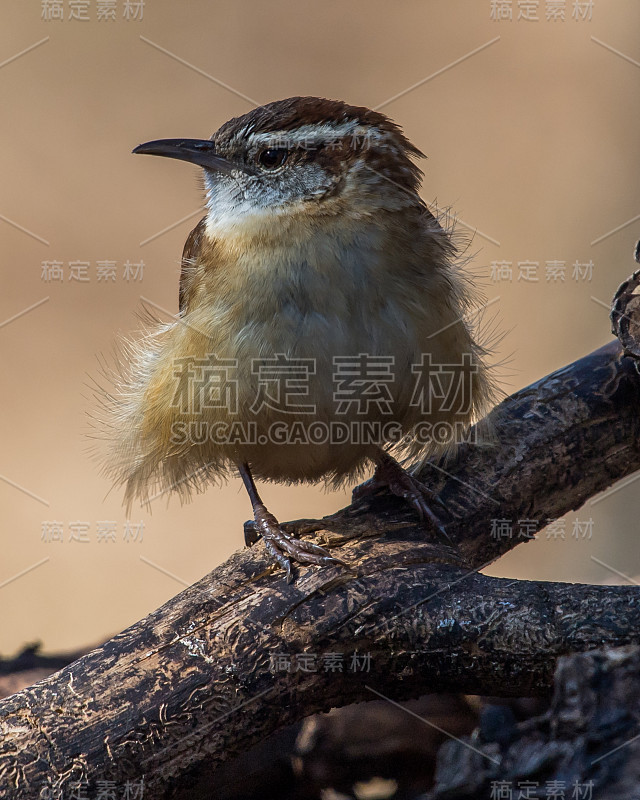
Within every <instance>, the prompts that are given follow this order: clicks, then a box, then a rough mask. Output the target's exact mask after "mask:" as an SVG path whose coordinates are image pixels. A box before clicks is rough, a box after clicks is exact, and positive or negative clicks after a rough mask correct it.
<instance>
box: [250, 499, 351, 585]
mask: <svg viewBox="0 0 640 800" xmlns="http://www.w3.org/2000/svg"><path fill="white" fill-rule="evenodd" d="M253 513H254V518H255V522H254V523H253V524H252V523H250V522H248V523H245V527H244V537H245V542H246V543H247V545H249V546H250V545H252V544H255V542H256V541H257V540H258V538H259V537H260V536H261V537H262V539H263V540H264V545H265V547H266V549H267V552H268V553H269V555H270V556H271V558H273V560H274V561H275V562H276V563H278V564H279V565H280V566H281V567H282V568H283V569H284V571H285V572H286V573H287V583H291V581H292V580H293V569H292V564H291V562H292V560H293V561H297V562H298V563H299V564H318V565H331V564H340V565H341V566H343V567H347V569H348V568H349V567H348V564H346V563H345V562H344V561H342V560H341V559H339V558H336V557H335V556H332V555H331V553H330V552H329V551H328V550H325V548H324V547H320V545H319V544H314V543H313V542H307V541H304V540H303V539H296V538H295V537H293V536H290V535H289V534H288V533H285V531H284V530H283V529H282V527H281V526H280V523H279V522H278V520H277V519H276V518H275V517H274V516H273V514H271V513H270V512H269V511H268V510H267V508H266V506H265V505H263V504H262V503H259V504H256V506H255V507H254V512H253Z"/></svg>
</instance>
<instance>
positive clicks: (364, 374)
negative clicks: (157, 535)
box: [107, 97, 492, 579]
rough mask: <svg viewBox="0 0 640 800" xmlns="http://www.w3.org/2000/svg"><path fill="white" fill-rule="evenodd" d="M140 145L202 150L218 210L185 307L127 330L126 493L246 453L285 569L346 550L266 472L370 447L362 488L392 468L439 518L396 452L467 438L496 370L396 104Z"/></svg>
mask: <svg viewBox="0 0 640 800" xmlns="http://www.w3.org/2000/svg"><path fill="white" fill-rule="evenodd" d="M133 152H134V153H146V154H150V155H159V156H166V157H168V158H176V159H180V160H182V161H190V162H192V163H194V164H197V165H199V166H200V167H202V168H203V171H204V187H205V192H206V207H207V211H206V215H205V216H204V218H203V219H202V220H200V222H199V223H198V225H197V226H196V227H195V228H194V230H193V231H192V232H191V233H190V234H189V237H188V238H187V241H186V244H185V247H184V252H183V256H182V270H181V275H180V291H179V302H180V312H179V315H178V316H177V317H176V319H175V321H173V322H171V323H169V324H159V323H158V325H157V326H155V327H154V328H153V329H152V330H150V331H149V332H148V334H147V335H146V336H145V337H144V338H142V339H141V340H140V341H138V342H134V343H131V344H130V345H129V348H128V355H129V363H128V364H127V365H125V367H124V369H123V371H122V374H121V377H120V379H119V381H118V384H117V386H116V390H115V392H114V393H113V394H111V395H110V396H109V398H108V399H109V405H110V417H111V419H110V428H111V431H112V445H111V449H110V454H109V456H108V459H107V469H108V471H109V472H110V473H111V475H112V476H113V477H114V478H115V479H116V481H117V482H119V483H122V484H124V485H125V487H126V491H125V495H126V500H127V502H128V503H129V504H130V503H131V501H132V500H133V499H134V498H139V499H141V500H142V501H145V500H146V501H148V500H149V498H150V496H151V493H152V492H153V493H162V492H164V491H169V490H175V491H177V492H178V493H179V494H181V495H182V496H183V497H186V496H188V495H189V494H190V492H191V491H192V490H201V489H203V488H204V486H205V485H206V483H207V482H208V481H209V480H211V479H216V478H227V477H228V476H229V475H230V474H231V473H233V472H234V471H235V470H237V471H239V473H240V476H241V477H242V479H243V481H244V485H245V487H246V489H247V491H248V493H249V497H250V500H251V503H252V506H253V512H254V519H255V526H256V529H257V531H258V532H259V533H260V534H261V535H262V538H263V540H264V542H265V545H266V548H267V550H268V551H269V553H270V554H271V556H272V557H273V558H274V559H275V560H276V561H277V562H278V563H279V564H280V565H281V566H282V567H283V568H284V569H285V570H286V572H287V578H288V579H291V559H293V560H295V561H298V562H300V563H305V564H330V563H335V562H339V563H343V562H340V560H339V559H337V558H335V557H334V556H332V555H331V554H330V553H329V552H328V551H327V550H326V549H325V548H323V547H320V546H318V545H317V544H314V543H312V542H309V541H306V540H302V539H297V538H293V537H291V536H289V535H288V534H287V533H286V532H285V531H284V530H283V529H282V528H281V527H280V525H279V523H278V521H277V520H276V518H275V517H274V516H273V515H271V514H270V513H269V512H268V511H267V509H266V508H265V506H264V504H263V503H262V500H261V499H260V496H259V494H258V491H257V489H256V486H255V483H254V480H253V477H254V476H255V477H256V478H260V479H262V480H268V481H277V482H286V483H294V482H299V481H310V482H317V481H320V480H325V481H327V482H328V483H329V484H330V485H338V484H340V483H342V482H344V481H347V480H349V479H351V478H354V477H356V476H360V475H362V474H363V473H364V471H365V469H366V467H367V465H368V464H371V463H372V464H373V465H374V466H375V473H374V476H373V478H371V479H370V480H369V481H367V482H366V483H365V484H363V485H362V486H361V487H358V489H356V490H355V492H356V496H361V495H362V494H364V493H365V492H367V491H378V490H379V489H381V488H382V487H384V486H386V487H388V488H389V489H390V490H391V491H392V492H393V493H395V494H397V495H399V496H401V497H404V498H405V499H406V500H407V501H408V502H409V503H410V504H411V505H412V506H413V508H414V509H415V510H416V511H417V512H418V513H419V514H420V516H421V518H422V519H423V520H424V521H425V522H426V523H427V524H428V525H430V526H431V527H436V528H438V529H440V530H442V524H441V522H440V520H439V517H438V516H437V515H436V514H435V513H434V512H433V510H432V509H431V507H430V502H431V501H433V500H434V499H437V498H434V497H433V496H432V494H431V493H430V492H429V490H428V489H427V488H426V487H425V486H423V485H422V484H420V483H419V482H418V481H417V480H416V479H415V478H414V477H413V476H412V475H411V474H410V473H408V472H406V471H405V470H404V469H403V468H402V467H401V466H400V464H399V463H398V462H397V461H396V460H395V459H394V458H393V457H392V455H391V454H392V453H394V454H398V453H399V454H401V455H402V456H403V457H413V458H415V457H421V458H422V457H424V456H426V455H431V454H434V453H439V452H441V451H442V450H443V449H446V448H451V447H452V446H454V445H455V444H456V441H457V437H458V436H459V435H461V433H460V432H462V431H467V430H468V427H469V425H470V423H471V422H472V421H473V420H474V419H475V418H476V417H477V416H478V415H479V414H480V413H482V412H483V411H484V410H485V407H486V406H487V404H488V402H489V401H490V399H491V397H492V388H491V380H490V378H489V375H488V370H487V367H486V365H485V363H484V360H483V359H484V350H483V348H482V347H481V346H479V345H478V344H477V343H476V342H475V341H474V338H473V333H472V330H471V327H470V325H469V324H468V322H467V321H465V314H466V312H467V311H468V309H469V303H470V300H471V298H472V294H471V292H472V286H471V284H470V282H469V279H468V278H467V277H465V276H463V275H462V273H461V271H460V268H459V266H458V265H457V264H456V248H455V245H454V243H453V241H452V237H451V235H450V232H448V231H446V230H445V229H444V228H443V227H441V225H440V224H439V222H438V221H437V219H436V218H435V217H434V216H433V215H432V214H431V212H430V211H429V210H428V209H427V207H426V206H425V204H424V202H423V201H422V200H421V198H420V196H419V194H418V189H419V183H420V179H421V176H422V173H421V171H420V170H419V169H418V167H417V166H416V165H415V163H414V162H413V160H412V159H414V158H417V157H421V156H422V153H420V151H419V150H418V149H417V148H416V147H414V146H413V145H412V144H411V143H410V142H409V141H408V140H407V138H406V137H405V136H404V135H403V133H402V131H401V129H400V128H399V127H398V126H397V125H396V124H395V123H393V122H392V121H391V120H390V119H389V118H388V117H386V116H384V115H383V114H380V113H377V112H375V111H371V110H369V109H367V108H359V107H354V106H349V105H347V104H346V103H343V102H340V101H335V100H326V99H321V98H316V97H292V98H289V99H287V100H281V101H278V102H274V103H269V104H267V105H265V106H260V107H259V108H255V109H254V110H252V111H250V112H249V113H248V114H245V115H244V116H241V117H237V118H235V119H232V120H229V122H226V123H225V124H224V125H222V127H221V128H220V129H219V130H218V131H217V132H216V133H214V134H213V136H212V137H211V139H204V140H200V139H163V140H158V141H152V142H147V143H146V144H141V145H139V146H138V147H136V148H135V150H134V151H133Z"/></svg>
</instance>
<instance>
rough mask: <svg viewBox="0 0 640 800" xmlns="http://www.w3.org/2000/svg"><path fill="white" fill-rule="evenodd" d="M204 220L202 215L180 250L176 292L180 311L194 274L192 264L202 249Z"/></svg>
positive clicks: (184, 303) (184, 305) (183, 308)
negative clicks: (180, 258) (180, 262)
mask: <svg viewBox="0 0 640 800" xmlns="http://www.w3.org/2000/svg"><path fill="white" fill-rule="evenodd" d="M205 222H206V217H203V218H202V219H201V220H200V222H199V223H198V224H197V225H196V227H195V228H194V229H193V230H192V231H191V233H190V234H189V235H188V236H187V241H186V242H185V243H184V249H183V250H182V268H181V270H180V290H179V294H178V301H179V306H180V311H181V312H182V311H184V310H185V309H186V306H187V300H188V298H189V293H190V289H191V282H192V279H193V276H194V266H195V263H196V262H197V260H198V256H199V254H200V250H201V249H202V243H203V239H204V227H205Z"/></svg>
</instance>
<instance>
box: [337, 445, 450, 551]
mask: <svg viewBox="0 0 640 800" xmlns="http://www.w3.org/2000/svg"><path fill="white" fill-rule="evenodd" d="M375 464H376V471H375V472H374V474H373V477H372V478H369V480H367V481H365V482H364V483H361V484H360V486H356V488H355V489H354V490H353V495H352V499H353V501H354V502H355V501H357V500H360V499H361V498H363V497H366V496H367V495H371V494H375V493H376V492H379V491H380V490H381V489H388V490H389V491H390V492H391V493H392V494H394V495H396V497H401V498H402V499H403V500H406V502H407V503H408V504H409V505H410V506H411V508H413V509H414V510H415V511H417V512H418V516H419V517H420V521H421V522H422V523H423V524H426V525H429V526H430V527H432V528H434V529H435V530H436V531H437V532H438V533H439V534H440V535H441V536H444V537H445V538H446V539H447V540H449V536H448V535H447V532H446V531H445V529H444V525H443V524H442V521H441V520H440V519H439V517H438V516H437V515H436V514H435V513H434V512H433V510H432V508H431V505H430V504H437V505H440V506H441V507H443V508H444V505H443V503H442V500H440V498H439V497H438V495H437V494H435V492H432V491H431V489H429V487H428V486H425V485H424V484H423V483H421V482H420V481H419V480H418V479H417V478H414V477H413V475H410V474H409V473H408V472H407V471H406V470H404V469H403V468H402V467H401V466H400V464H398V462H397V461H396V460H395V459H394V458H392V457H391V456H390V455H389V453H387V452H385V451H384V450H382V449H381V448H380V449H378V453H377V454H376V457H375Z"/></svg>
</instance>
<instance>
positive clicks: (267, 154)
mask: <svg viewBox="0 0 640 800" xmlns="http://www.w3.org/2000/svg"><path fill="white" fill-rule="evenodd" d="M288 155H289V151H288V150H285V148H284V147H269V148H268V149H267V150H263V151H262V152H261V153H260V155H259V156H258V162H259V163H260V166H261V167H264V168H265V169H276V167H281V166H282V165H283V164H284V162H285V161H286V160H287V156H288Z"/></svg>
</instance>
